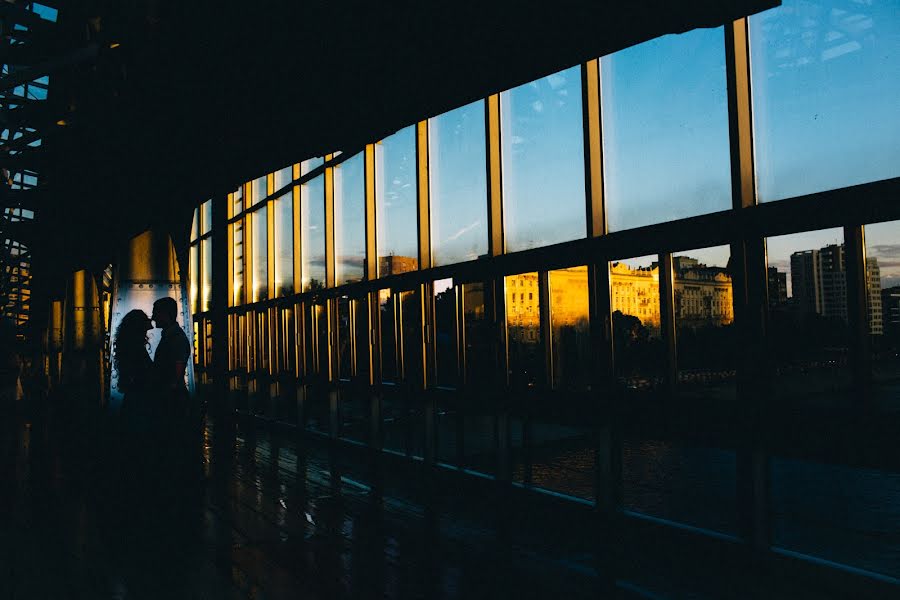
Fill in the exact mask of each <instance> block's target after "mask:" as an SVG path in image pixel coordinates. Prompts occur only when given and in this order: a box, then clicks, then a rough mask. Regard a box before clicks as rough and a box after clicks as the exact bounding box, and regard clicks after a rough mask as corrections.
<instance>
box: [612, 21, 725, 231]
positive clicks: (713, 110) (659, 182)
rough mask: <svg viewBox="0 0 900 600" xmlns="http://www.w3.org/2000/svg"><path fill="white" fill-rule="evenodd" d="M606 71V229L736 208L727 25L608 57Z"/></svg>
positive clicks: (666, 37)
mask: <svg viewBox="0 0 900 600" xmlns="http://www.w3.org/2000/svg"><path fill="white" fill-rule="evenodd" d="M600 74H601V102H602V104H601V107H602V108H601V114H602V120H603V162H604V174H603V184H604V186H605V195H604V200H605V201H606V211H607V221H608V223H609V228H610V230H613V231H619V230H622V229H630V228H632V227H640V226H642V225H650V224H653V223H660V222H663V221H671V220H675V219H681V218H684V217H692V216H695V215H699V214H703V213H709V212H715V211H720V210H727V209H729V208H731V164H730V150H729V140H728V101H727V96H726V89H725V44H724V34H723V30H722V28H716V29H696V30H694V31H690V32H688V33H684V34H681V35H667V36H663V37H659V38H656V39H654V40H651V41H649V42H645V43H643V44H639V45H637V46H633V47H631V48H628V49H626V50H622V51H620V52H616V53H615V54H610V55H609V56H604V57H603V58H602V59H601V60H600Z"/></svg>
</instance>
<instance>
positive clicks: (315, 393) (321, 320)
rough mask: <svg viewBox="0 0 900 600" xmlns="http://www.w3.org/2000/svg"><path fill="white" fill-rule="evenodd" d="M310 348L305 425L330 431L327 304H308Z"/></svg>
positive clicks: (309, 427) (317, 429)
mask: <svg viewBox="0 0 900 600" xmlns="http://www.w3.org/2000/svg"><path fill="white" fill-rule="evenodd" d="M307 310H308V321H307V323H308V326H307V330H306V333H307V335H308V336H309V338H310V344H309V351H311V354H312V356H311V358H312V360H311V361H310V362H311V363H312V364H311V367H312V372H313V373H314V376H313V377H310V378H308V380H307V381H308V383H307V393H306V428H307V429H311V430H313V431H318V432H319V433H324V434H329V433H330V432H331V412H330V406H329V398H328V389H329V386H328V364H329V363H328V360H329V357H328V306H327V305H326V304H309V305H308V309H307Z"/></svg>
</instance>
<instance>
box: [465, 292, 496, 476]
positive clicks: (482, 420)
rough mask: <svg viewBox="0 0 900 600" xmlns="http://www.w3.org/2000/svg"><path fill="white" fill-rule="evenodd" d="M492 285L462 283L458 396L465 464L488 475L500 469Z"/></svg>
mask: <svg viewBox="0 0 900 600" xmlns="http://www.w3.org/2000/svg"><path fill="white" fill-rule="evenodd" d="M491 289H492V284H491V283H490V282H473V283H466V284H463V285H462V291H461V301H462V303H463V307H462V317H463V322H462V332H463V335H464V336H465V337H464V343H463V351H464V361H463V362H464V365H465V371H464V372H465V378H466V379H465V385H464V387H463V389H462V391H461V393H460V395H459V402H460V405H459V407H460V410H461V411H462V415H463V416H462V422H463V456H464V463H463V465H462V466H464V467H466V468H468V469H471V470H473V471H476V472H478V473H484V474H487V475H494V474H495V473H496V471H497V419H496V409H495V405H494V397H493V396H492V394H491V392H492V388H493V387H494V383H495V381H496V377H497V372H496V371H497V368H498V365H497V360H496V358H495V354H494V350H495V349H496V344H497V339H496V332H495V329H494V327H493V322H492V317H491V313H492V311H491V302H492V301H493V298H492V296H491Z"/></svg>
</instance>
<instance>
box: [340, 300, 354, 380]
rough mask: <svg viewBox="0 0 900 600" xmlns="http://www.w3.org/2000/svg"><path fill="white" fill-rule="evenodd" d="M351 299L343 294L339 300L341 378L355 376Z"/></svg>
mask: <svg viewBox="0 0 900 600" xmlns="http://www.w3.org/2000/svg"><path fill="white" fill-rule="evenodd" d="M351 325H352V323H351V320H350V299H349V298H347V297H346V296H341V297H340V298H338V301H337V326H338V330H337V334H338V352H337V355H338V375H339V377H340V378H341V379H350V378H351V377H352V376H353V341H352V339H351V332H352V331H353V330H352V328H351Z"/></svg>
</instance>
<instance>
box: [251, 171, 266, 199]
mask: <svg viewBox="0 0 900 600" xmlns="http://www.w3.org/2000/svg"><path fill="white" fill-rule="evenodd" d="M268 179H269V178H268V176H267V175H263V176H262V177H257V178H256V179H254V180H252V181H251V182H250V206H256V204H257V203H259V202H261V201H262V200H263V198H265V197H266V196H268V195H269V189H268Z"/></svg>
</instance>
